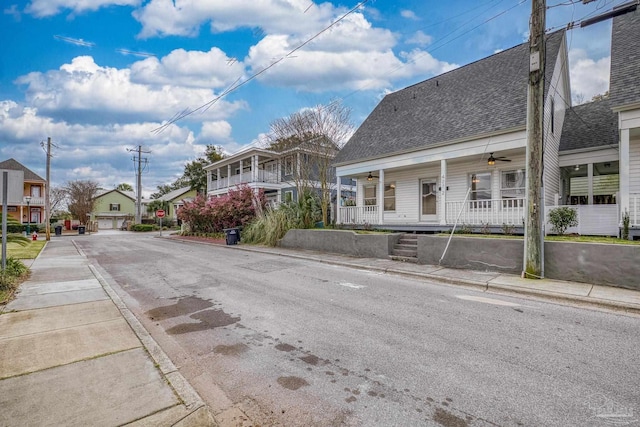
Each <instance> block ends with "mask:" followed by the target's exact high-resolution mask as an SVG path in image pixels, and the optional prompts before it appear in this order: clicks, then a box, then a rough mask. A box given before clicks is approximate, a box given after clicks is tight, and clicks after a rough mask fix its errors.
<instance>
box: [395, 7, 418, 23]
mask: <svg viewBox="0 0 640 427" xmlns="http://www.w3.org/2000/svg"><path fill="white" fill-rule="evenodd" d="M400 16H402V17H403V18H406V19H411V20H412V21H419V20H420V18H419V17H418V15H416V14H415V12H414V11H412V10H408V9H405V10H403V11H401V12H400Z"/></svg>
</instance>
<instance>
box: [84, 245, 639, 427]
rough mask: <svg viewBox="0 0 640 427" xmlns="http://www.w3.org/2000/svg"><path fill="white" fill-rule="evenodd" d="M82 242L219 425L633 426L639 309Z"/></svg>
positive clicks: (225, 252) (310, 265)
mask: <svg viewBox="0 0 640 427" xmlns="http://www.w3.org/2000/svg"><path fill="white" fill-rule="evenodd" d="M78 245H79V246H80V247H81V248H82V249H83V250H84V251H85V253H86V254H87V256H88V257H89V259H90V261H91V262H92V263H93V264H94V265H96V266H97V267H98V270H99V271H100V272H101V273H102V274H103V276H104V277H105V278H106V279H107V280H108V281H109V283H110V284H111V285H112V286H113V287H114V289H116V291H118V293H119V294H120V295H121V297H122V298H123V300H124V301H125V303H126V304H127V306H128V307H129V308H130V309H131V310H132V311H133V312H134V314H135V315H136V316H137V317H138V318H139V319H140V320H141V322H142V323H143V324H144V325H145V327H146V328H147V329H148V330H149V332H150V333H151V334H152V336H153V337H154V338H155V339H156V341H157V342H158V343H159V344H160V346H161V347H162V348H163V349H164V350H165V352H166V353H167V354H168V355H169V357H171V359H172V360H173V362H174V363H175V364H176V365H177V366H178V367H179V368H180V371H181V373H182V374H183V375H184V376H185V377H186V378H187V380H188V381H189V382H190V383H191V384H192V385H193V386H194V387H195V388H196V389H197V390H198V392H199V393H200V395H201V396H202V397H203V399H204V400H205V401H206V402H207V404H208V405H209V406H210V407H211V408H212V410H213V412H214V413H216V414H217V418H218V420H220V421H221V424H223V425H246V426H248V425H262V426H265V425H286V426H298V425H299V426H332V425H357V426H418V425H434V426H440V425H442V426H449V427H458V426H563V427H564V426H604V425H614V424H612V423H613V422H617V423H618V424H617V425H640V421H639V420H640V386H639V383H640V359H639V357H638V355H639V353H638V349H639V348H640V336H639V334H638V331H639V326H640V319H639V318H638V317H632V316H625V315H621V314H616V313H608V312H603V311H595V310H589V309H583V308H577V307H570V306H566V305H559V304H553V303H546V302H540V301H535V300H531V299H524V298H514V297H507V296H501V295H492V294H486V293H481V292H477V291H473V290H470V289H467V288H463V287H459V286H452V285H444V284H438V283H435V282H431V281H424V280H416V279H409V278H405V277H397V276H392V275H388V274H382V273H373V272H369V271H363V270H354V269H349V268H345V267H338V266H332V265H327V264H323V263H318V262H314V261H307V260H300V259H292V258H286V257H282V256H276V255H268V254H260V253H253V252H247V251H242V250H236V249H230V248H227V247H217V246H210V245H201V244H195V243H183V242H178V241H172V240H169V239H159V238H155V237H152V236H150V235H138V234H130V233H127V234H121V235H112V236H99V235H96V236H92V238H90V239H82V240H80V239H79V240H78ZM245 415H246V416H248V417H249V418H250V420H247V419H245ZM251 421H253V422H254V423H255V424H252V423H251ZM621 423H623V424H621Z"/></svg>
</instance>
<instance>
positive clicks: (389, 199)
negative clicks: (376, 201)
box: [384, 182, 396, 211]
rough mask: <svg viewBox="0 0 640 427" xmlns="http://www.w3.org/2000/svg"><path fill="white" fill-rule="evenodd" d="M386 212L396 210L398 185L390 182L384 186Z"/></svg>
mask: <svg viewBox="0 0 640 427" xmlns="http://www.w3.org/2000/svg"><path fill="white" fill-rule="evenodd" d="M384 210H385V211H395V210H396V183H395V182H390V183H388V184H385V185H384Z"/></svg>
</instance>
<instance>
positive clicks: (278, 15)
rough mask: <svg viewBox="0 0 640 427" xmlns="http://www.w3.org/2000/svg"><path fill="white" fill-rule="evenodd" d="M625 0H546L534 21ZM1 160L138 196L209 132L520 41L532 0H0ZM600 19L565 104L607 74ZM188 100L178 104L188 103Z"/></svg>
mask: <svg viewBox="0 0 640 427" xmlns="http://www.w3.org/2000/svg"><path fill="white" fill-rule="evenodd" d="M625 1H626V0H595V1H592V2H590V3H588V4H586V5H585V4H583V3H582V1H581V0H547V9H548V10H547V17H546V28H547V30H548V31H553V30H557V29H561V28H565V27H566V26H567V24H568V23H570V22H577V23H579V22H580V21H581V20H582V19H585V18H588V17H593V16H596V15H598V14H600V13H603V12H605V11H608V10H611V9H612V8H613V7H614V6H616V5H619V4H622V3H624V2H625ZM0 7H1V8H2V13H1V14H0V37H1V39H2V43H0V161H1V160H6V159H9V158H14V159H16V160H17V161H19V162H21V163H22V164H24V165H25V166H27V167H28V168H30V169H31V170H33V171H34V172H36V173H38V174H39V175H40V176H43V177H44V176H45V161H46V155H45V152H44V150H43V148H42V143H43V142H45V141H46V140H47V138H48V137H50V138H51V139H52V141H53V144H54V147H53V149H52V154H53V157H52V163H51V181H52V183H51V184H52V186H53V187H57V186H63V185H64V184H65V183H67V182H69V181H74V180H91V181H95V182H97V183H98V184H99V185H100V186H102V187H103V188H106V189H111V188H115V187H116V186H117V185H118V184H120V183H129V184H131V185H132V186H134V187H135V184H136V171H137V164H136V163H135V161H134V156H137V155H136V154H134V153H133V152H132V151H130V150H136V149H137V148H138V147H139V146H141V147H142V149H143V150H144V151H145V152H146V153H144V154H143V155H142V158H143V160H144V162H143V173H142V188H143V195H144V196H146V197H148V196H149V195H150V194H151V193H153V192H155V191H156V190H157V186H158V185H164V184H170V183H172V182H174V181H175V180H176V179H177V178H178V177H180V176H181V175H182V172H183V171H184V165H185V163H187V162H190V161H193V160H194V159H196V158H198V157H199V156H201V155H202V154H203V153H204V150H205V148H206V146H207V145H209V144H213V145H216V146H221V147H222V148H223V150H224V152H226V153H233V152H236V151H238V150H239V149H241V148H242V147H244V146H247V145H248V144H257V143H258V141H260V140H261V136H263V135H264V134H265V133H267V132H268V131H269V124H270V123H271V122H273V121H274V120H276V119H278V118H281V117H286V116H289V115H290V114H292V113H295V112H297V111H300V110H303V109H305V108H308V107H313V106H316V105H326V104H329V103H331V102H334V101H340V102H342V104H343V105H345V106H346V107H348V108H349V109H351V119H352V122H353V125H354V126H355V127H357V126H359V125H360V124H361V123H362V122H363V121H364V119H365V118H366V117H367V115H368V114H369V113H370V112H371V111H372V110H373V108H374V107H375V106H376V105H377V103H378V102H379V101H380V100H381V99H382V97H384V95H385V94H387V93H390V92H393V91H396V90H399V89H402V88H404V87H406V86H409V85H411V84H414V83H418V82H420V81H423V80H426V79H429V78H431V77H434V76H436V75H439V74H441V73H443V72H447V71H450V70H452V69H455V68H456V67H460V66H464V65H466V64H469V63H471V62H474V61H477V60H479V59H481V58H484V57H486V56H489V55H492V54H495V53H497V52H500V51H501V50H504V49H508V48H510V47H513V46H516V45H518V44H520V43H524V42H526V41H527V37H528V23H529V16H530V14H531V1H530V0H448V1H440V0H369V1H361V2H358V1H357V0H340V1H325V2H320V1H312V0H206V1H205V0H146V1H143V0H32V1H17V0H4V1H3V2H2V5H1V6H0ZM610 33H611V22H610V21H605V22H602V23H598V24H594V25H591V26H588V27H584V28H579V26H578V27H577V28H575V29H573V30H571V31H568V32H567V42H568V48H569V67H570V68H569V71H570V81H571V86H572V92H573V93H572V101H573V104H574V105H576V104H579V103H582V102H586V101H589V100H590V99H591V98H592V97H593V96H594V95H596V94H601V93H604V92H605V91H607V90H608V85H609V63H610V43H611V34H610ZM185 113H186V114H185Z"/></svg>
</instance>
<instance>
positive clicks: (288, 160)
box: [284, 156, 293, 175]
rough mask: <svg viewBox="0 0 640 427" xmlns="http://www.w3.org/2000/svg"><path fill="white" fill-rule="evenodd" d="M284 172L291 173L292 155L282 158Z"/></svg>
mask: <svg viewBox="0 0 640 427" xmlns="http://www.w3.org/2000/svg"><path fill="white" fill-rule="evenodd" d="M284 174H285V175H293V156H287V157H285V158H284Z"/></svg>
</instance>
